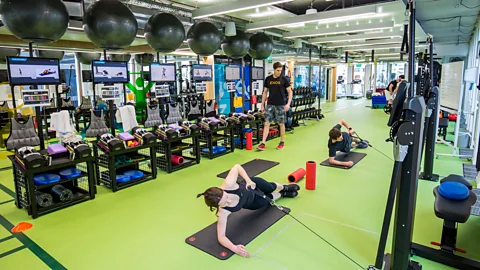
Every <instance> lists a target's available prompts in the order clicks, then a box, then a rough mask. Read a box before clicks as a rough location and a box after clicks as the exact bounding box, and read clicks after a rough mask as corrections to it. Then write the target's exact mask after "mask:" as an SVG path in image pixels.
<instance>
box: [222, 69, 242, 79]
mask: <svg viewBox="0 0 480 270" xmlns="http://www.w3.org/2000/svg"><path fill="white" fill-rule="evenodd" d="M225 80H226V81H236V80H240V67H239V66H226V67H225Z"/></svg>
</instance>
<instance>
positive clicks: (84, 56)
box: [75, 52, 102, 65]
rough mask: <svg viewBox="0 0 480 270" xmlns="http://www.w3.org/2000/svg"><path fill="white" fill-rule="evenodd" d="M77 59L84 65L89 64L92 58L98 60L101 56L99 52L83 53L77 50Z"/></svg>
mask: <svg viewBox="0 0 480 270" xmlns="http://www.w3.org/2000/svg"><path fill="white" fill-rule="evenodd" d="M75 56H76V57H77V59H78V61H79V62H80V63H82V64H84V65H91V64H92V61H93V60H100V57H101V56H102V54H101V53H83V52H77V53H75Z"/></svg>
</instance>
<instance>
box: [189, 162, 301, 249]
mask: <svg viewBox="0 0 480 270" xmlns="http://www.w3.org/2000/svg"><path fill="white" fill-rule="evenodd" d="M238 176H241V177H242V178H243V179H245V182H243V181H242V182H240V183H237V178H238ZM250 188H251V189H257V190H260V191H261V192H263V193H264V194H265V195H266V196H267V197H269V198H270V199H273V200H276V199H279V198H281V197H288V198H294V197H296V196H297V195H298V192H297V191H298V190H300V187H299V186H298V185H297V184H290V185H282V184H277V183H272V182H267V181H265V180H264V179H262V178H260V177H252V178H250V177H248V175H247V172H246V171H245V170H244V169H243V167H242V166H240V165H238V164H237V165H235V166H233V168H232V169H231V170H230V172H229V173H228V175H227V177H226V178H225V180H224V181H223V183H222V185H221V186H220V187H219V188H218V187H211V188H209V189H207V190H206V191H205V192H204V193H201V194H198V195H197V198H199V197H201V196H204V197H205V204H207V206H209V207H210V211H212V212H213V210H214V209H216V210H217V211H216V215H217V237H218V242H220V244H221V245H222V246H224V247H226V248H228V249H230V250H231V251H232V252H234V253H236V254H238V255H240V256H243V257H249V256H250V254H249V253H248V251H247V250H246V249H245V247H244V246H243V245H235V244H233V243H232V242H231V241H230V240H229V239H228V238H227V237H226V236H225V231H226V229H227V217H228V216H229V215H230V214H231V213H233V212H237V211H240V210H241V209H242V208H244V209H250V210H256V209H260V208H262V207H265V206H267V205H268V204H269V202H268V201H267V200H265V199H263V198H261V197H260V196H258V195H255V192H254V191H253V190H250Z"/></svg>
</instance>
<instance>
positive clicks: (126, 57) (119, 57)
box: [110, 53, 132, 62]
mask: <svg viewBox="0 0 480 270" xmlns="http://www.w3.org/2000/svg"><path fill="white" fill-rule="evenodd" d="M131 58H132V56H131V55H130V54H129V53H127V54H111V55H110V60H111V61H119V62H128V61H130V59H131Z"/></svg>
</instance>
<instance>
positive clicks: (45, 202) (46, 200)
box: [35, 191, 53, 207]
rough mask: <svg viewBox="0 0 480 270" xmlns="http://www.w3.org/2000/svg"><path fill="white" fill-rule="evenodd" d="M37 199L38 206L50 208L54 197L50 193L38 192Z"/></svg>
mask: <svg viewBox="0 0 480 270" xmlns="http://www.w3.org/2000/svg"><path fill="white" fill-rule="evenodd" d="M35 197H36V198H37V204H38V205H39V206H40V207H49V206H51V205H52V204H53V197H52V195H50V194H48V193H43V192H40V191H37V192H35Z"/></svg>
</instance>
